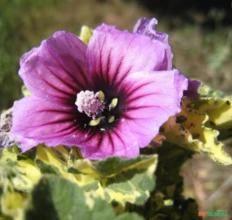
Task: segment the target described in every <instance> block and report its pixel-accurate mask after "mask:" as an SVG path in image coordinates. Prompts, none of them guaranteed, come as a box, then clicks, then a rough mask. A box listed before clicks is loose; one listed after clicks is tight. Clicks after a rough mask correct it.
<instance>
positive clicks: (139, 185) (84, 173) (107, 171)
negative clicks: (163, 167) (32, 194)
mask: <svg viewBox="0 0 232 220" xmlns="http://www.w3.org/2000/svg"><path fill="white" fill-rule="evenodd" d="M36 161H37V164H38V165H40V167H41V164H39V163H38V161H39V162H40V163H43V164H44V165H46V166H47V167H46V169H45V170H44V171H45V172H47V173H48V170H49V169H48V167H51V169H52V170H55V171H56V172H54V173H57V175H61V176H62V177H64V178H66V179H68V180H70V181H72V182H73V183H75V184H77V185H78V186H81V187H84V189H85V195H86V197H87V201H88V204H89V205H90V206H93V205H94V201H95V199H98V198H101V199H104V200H105V201H107V202H112V201H116V202H118V203H119V204H121V205H122V206H125V204H126V203H127V202H131V203H135V204H143V203H145V201H146V200H147V198H148V197H149V194H150V191H152V190H153V188H154V185H155V179H154V172H155V169H156V164H157V156H156V155H149V156H140V157H138V158H135V159H130V160H126V159H120V158H109V159H107V160H103V161H90V160H87V159H83V158H80V155H78V153H77V152H76V150H75V149H71V150H68V149H66V148H64V147H58V148H46V147H44V146H38V147H37V151H36ZM41 168H42V169H43V168H44V166H42V167H41Z"/></svg>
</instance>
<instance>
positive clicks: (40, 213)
mask: <svg viewBox="0 0 232 220" xmlns="http://www.w3.org/2000/svg"><path fill="white" fill-rule="evenodd" d="M32 204H33V207H32V208H31V209H30V210H29V211H28V212H27V214H26V216H27V219H29V220H30V219H43V220H46V219H47V220H56V219H57V220H58V219H60V220H66V219H67V220H72V219H73V220H74V219H77V217H78V219H90V212H89V209H88V207H87V205H86V203H85V197H84V193H83V190H82V189H81V188H79V187H78V186H77V185H75V184H74V183H72V182H69V181H68V180H66V179H64V178H60V177H58V176H53V175H50V176H44V177H43V178H42V179H41V181H40V182H39V184H38V185H37V186H36V187H35V189H34V190H33V192H32Z"/></svg>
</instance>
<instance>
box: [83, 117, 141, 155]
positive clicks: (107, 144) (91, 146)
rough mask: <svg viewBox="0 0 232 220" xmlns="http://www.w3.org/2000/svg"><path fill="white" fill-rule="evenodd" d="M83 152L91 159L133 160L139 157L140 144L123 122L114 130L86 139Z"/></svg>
mask: <svg viewBox="0 0 232 220" xmlns="http://www.w3.org/2000/svg"><path fill="white" fill-rule="evenodd" d="M83 145H84V147H82V148H81V152H82V154H83V155H84V157H87V158H90V159H102V158H106V157H112V156H114V157H116V156H118V157H124V158H133V157H137V156H138V155H139V143H138V140H137V138H136V137H135V135H134V134H133V133H131V131H130V129H129V127H128V125H127V124H126V123H123V122H122V121H121V122H120V123H119V124H118V126H117V127H115V128H113V129H112V130H109V131H105V132H101V133H98V134H96V135H94V136H92V137H89V138H86V140H85V142H83Z"/></svg>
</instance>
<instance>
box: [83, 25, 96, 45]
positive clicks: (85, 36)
mask: <svg viewBox="0 0 232 220" xmlns="http://www.w3.org/2000/svg"><path fill="white" fill-rule="evenodd" d="M92 35H93V31H92V29H91V28H89V27H88V26H86V25H84V26H82V27H81V32H80V39H81V40H82V41H83V42H85V43H86V44H88V43H89V40H90V38H91V37H92Z"/></svg>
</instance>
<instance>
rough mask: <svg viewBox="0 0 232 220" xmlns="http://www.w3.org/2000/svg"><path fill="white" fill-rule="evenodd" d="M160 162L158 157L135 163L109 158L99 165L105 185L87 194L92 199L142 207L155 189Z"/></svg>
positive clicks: (151, 156) (96, 163) (144, 158)
mask: <svg viewBox="0 0 232 220" xmlns="http://www.w3.org/2000/svg"><path fill="white" fill-rule="evenodd" d="M157 161H158V160H157V156H156V155H149V156H140V157H138V158H135V159H131V160H123V159H119V158H109V159H107V160H104V161H99V162H95V163H94V165H95V169H96V171H97V172H98V174H99V181H100V183H101V184H98V188H97V189H95V190H93V191H89V192H88V193H87V194H88V196H89V197H90V198H91V197H93V198H95V197H100V198H103V199H105V200H106V201H108V202H113V201H116V202H117V203H119V204H120V205H122V206H125V204H126V203H128V202H129V203H133V204H137V205H142V204H144V203H145V202H146V200H147V199H148V198H149V195H150V192H151V191H152V190H153V189H154V187H155V178H154V172H155V169H156V165H157Z"/></svg>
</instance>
